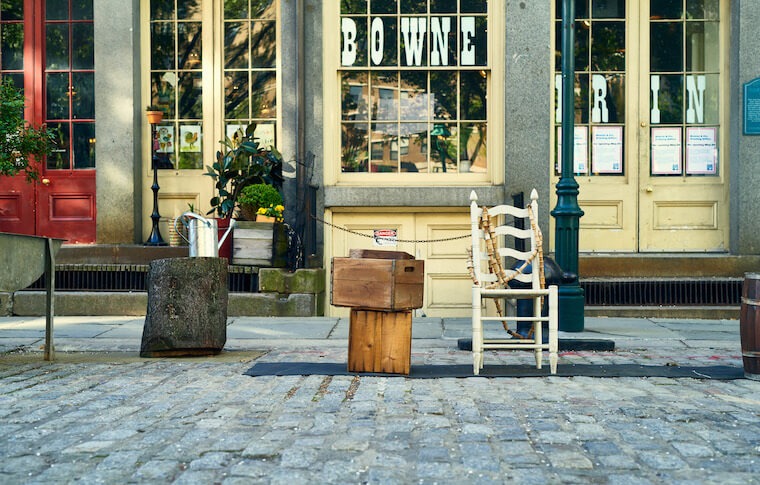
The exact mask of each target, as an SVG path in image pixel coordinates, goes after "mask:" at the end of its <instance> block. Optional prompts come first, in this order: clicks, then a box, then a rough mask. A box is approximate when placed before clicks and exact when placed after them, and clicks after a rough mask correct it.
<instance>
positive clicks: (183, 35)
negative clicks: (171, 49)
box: [177, 22, 202, 69]
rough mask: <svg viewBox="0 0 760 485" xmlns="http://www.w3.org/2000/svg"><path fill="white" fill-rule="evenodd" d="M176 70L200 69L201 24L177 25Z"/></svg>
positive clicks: (186, 23) (185, 23)
mask: <svg viewBox="0 0 760 485" xmlns="http://www.w3.org/2000/svg"><path fill="white" fill-rule="evenodd" d="M177 50H178V54H179V59H178V61H179V64H178V69H200V67H201V61H202V59H201V52H202V51H201V24H200V23H196V22H184V23H178V24H177Z"/></svg>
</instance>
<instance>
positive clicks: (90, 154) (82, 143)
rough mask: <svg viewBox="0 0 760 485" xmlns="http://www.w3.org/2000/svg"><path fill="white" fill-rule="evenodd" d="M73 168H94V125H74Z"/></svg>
mask: <svg viewBox="0 0 760 485" xmlns="http://www.w3.org/2000/svg"><path fill="white" fill-rule="evenodd" d="M72 142H73V143H72V146H73V148H74V168H75V169H81V168H95V123H74V137H73V140H72Z"/></svg>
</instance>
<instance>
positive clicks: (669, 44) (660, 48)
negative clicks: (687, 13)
mask: <svg viewBox="0 0 760 485" xmlns="http://www.w3.org/2000/svg"><path fill="white" fill-rule="evenodd" d="M679 2H680V0H679ZM650 32H651V37H650V39H649V43H650V46H651V47H650V56H649V59H650V70H651V71H652V72H680V71H683V24H682V23H681V22H660V23H653V24H651V25H650Z"/></svg>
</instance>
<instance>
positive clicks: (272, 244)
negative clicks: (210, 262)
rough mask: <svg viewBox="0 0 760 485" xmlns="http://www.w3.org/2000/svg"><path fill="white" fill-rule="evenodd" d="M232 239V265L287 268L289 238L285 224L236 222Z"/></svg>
mask: <svg viewBox="0 0 760 485" xmlns="http://www.w3.org/2000/svg"><path fill="white" fill-rule="evenodd" d="M231 237H232V264H245V265H251V266H266V267H269V266H273V267H275V268H283V267H285V266H286V264H287V257H288V237H287V234H286V233H285V226H284V225H283V224H276V223H272V222H253V221H236V222H235V228H234V229H233V232H232V236H231Z"/></svg>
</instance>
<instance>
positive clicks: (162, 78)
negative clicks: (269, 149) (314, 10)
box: [150, 0, 277, 169]
mask: <svg viewBox="0 0 760 485" xmlns="http://www.w3.org/2000/svg"><path fill="white" fill-rule="evenodd" d="M276 10H277V2H276V0H216V1H213V0H150V80H151V85H150V97H151V99H150V103H151V104H153V105H157V106H159V107H161V108H162V109H163V110H164V112H165V116H164V119H163V121H162V123H161V124H159V125H158V126H157V129H156V135H155V136H156V139H155V140H154V146H155V147H156V153H157V155H158V158H159V159H160V160H162V161H163V165H164V167H165V168H176V169H201V168H203V166H204V159H205V160H206V162H205V164H208V160H209V159H210V158H209V154H211V156H213V152H214V148H215V147H217V146H218V143H217V142H218V140H220V139H222V138H224V137H229V138H231V139H232V140H233V141H234V139H235V137H236V133H239V132H240V130H242V131H243V132H244V131H245V130H246V128H247V127H248V126H249V125H255V126H256V130H255V132H254V133H255V136H256V138H257V139H258V141H259V142H260V143H261V144H263V145H267V146H269V145H275V126H276V119H277V73H276V68H277V39H276V32H277V28H276ZM212 31H215V32H219V33H221V38H222V40H221V43H220V49H221V51H218V50H215V44H214V42H213V38H214V36H213V35H212ZM217 76H218V77H217ZM212 78H217V79H219V78H221V81H219V82H210V80H211V79H212ZM206 80H209V82H205V81H206ZM214 86H218V88H217V89H216V90H215V89H214ZM217 100H220V101H217ZM211 119H215V120H224V121H223V123H218V125H219V126H212V125H215V124H217V123H209V122H208V121H209V120H211ZM204 121H205V122H206V123H205V124H204ZM209 142H211V145H210V146H209V147H205V146H204V143H209ZM204 151H208V152H209V153H208V154H206V157H205V158H204Z"/></svg>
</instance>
